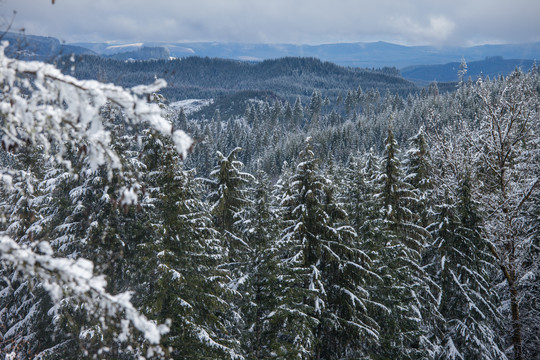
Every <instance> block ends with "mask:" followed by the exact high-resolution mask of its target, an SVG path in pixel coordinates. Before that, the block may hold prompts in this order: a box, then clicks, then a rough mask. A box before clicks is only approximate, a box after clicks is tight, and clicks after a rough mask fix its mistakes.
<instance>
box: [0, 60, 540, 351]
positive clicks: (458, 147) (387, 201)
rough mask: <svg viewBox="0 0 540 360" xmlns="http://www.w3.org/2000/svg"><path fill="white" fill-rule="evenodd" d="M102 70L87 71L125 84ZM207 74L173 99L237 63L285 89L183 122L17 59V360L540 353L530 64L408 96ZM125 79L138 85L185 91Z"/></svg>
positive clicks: (537, 142) (3, 343)
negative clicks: (302, 91)
mask: <svg viewBox="0 0 540 360" xmlns="http://www.w3.org/2000/svg"><path fill="white" fill-rule="evenodd" d="M85 59H86V60H85V61H84V64H86V65H80V64H77V65H76V66H75V67H74V69H73V74H75V75H77V76H79V75H80V76H82V77H83V78H96V77H97V78H98V80H111V79H110V78H109V76H111V74H112V71H113V70H112V69H113V68H111V70H96V68H94V67H93V66H94V65H92V64H93V63H92V62H91V59H94V58H91V57H88V58H85ZM96 62H98V63H99V64H115V60H101V59H100V60H96ZM190 62H204V63H208V68H205V70H204V71H202V72H201V73H200V74H192V76H193V77H192V78H189V77H188V78H185V79H184V80H182V81H183V82H181V81H180V80H178V82H177V83H176V84H183V85H182V86H187V85H185V84H190V83H192V84H196V85H193V86H194V87H199V86H200V87H201V90H200V91H199V92H198V94H199V95H200V94H204V93H206V92H207V91H208V92H213V91H214V90H213V89H212V86H215V87H218V88H220V87H222V86H223V87H225V86H224V85H223V84H224V83H227V84H229V83H232V82H234V81H235V78H234V76H236V75H234V74H237V72H231V75H230V76H231V78H230V79H229V80H226V78H223V79H222V78H220V77H215V78H214V76H213V74H215V73H216V72H217V71H218V70H217V69H219V66H225V67H239V68H241V69H240V70H236V71H238V72H243V73H245V76H246V78H249V79H251V80H250V81H249V82H247V81H246V82H245V83H242V82H241V81H240V80H237V87H236V88H234V89H235V90H238V91H241V90H246V91H247V90H251V91H262V90H264V87H263V86H268V89H267V90H268V91H270V92H272V93H273V95H272V96H266V97H259V98H258V97H255V98H254V99H253V100H252V101H247V102H242V107H243V109H242V112H241V113H240V114H238V111H237V110H235V111H232V110H231V111H228V110H226V109H227V108H228V106H230V105H227V104H226V102H225V101H224V102H223V104H224V105H223V108H222V106H220V105H219V104H221V103H220V102H217V100H216V102H214V104H212V105H211V107H210V108H209V109H210V110H209V109H201V110H200V111H199V112H194V113H191V114H186V113H185V112H184V111H183V110H182V109H174V108H171V107H169V106H168V105H167V103H168V101H167V94H166V92H161V93H160V92H158V91H157V90H156V89H157V88H158V87H159V86H157V85H155V88H156V89H155V88H154V86H150V87H149V88H145V89H144V91H143V89H140V88H135V90H131V91H132V92H133V93H134V94H135V95H132V93H129V92H127V91H126V92H123V91H124V90H120V89H118V88H116V87H114V88H113V87H111V86H109V85H99V83H97V82H84V81H81V82H79V81H77V80H76V79H73V78H71V77H69V76H64V75H62V74H61V73H60V72H55V71H54V70H53V69H52V67H50V68H49V67H45V66H44V67H43V69H42V68H37V67H32V65H24V62H15V61H12V60H9V59H8V58H5V57H3V58H2V74H3V78H2V85H3V89H4V92H3V98H2V103H1V104H0V105H1V107H0V111H1V116H0V122H1V129H2V130H1V131H2V144H3V150H2V151H1V152H0V159H1V165H2V172H1V173H0V175H1V178H0V180H1V181H2V188H1V196H0V216H1V218H2V221H1V224H0V226H1V228H0V230H1V233H0V235H1V236H0V251H1V252H2V253H1V254H2V255H1V260H2V262H1V267H0V272H1V274H2V276H1V278H0V349H2V351H3V352H4V353H5V354H7V355H6V356H10V357H9V358H10V359H33V358H39V359H86V358H99V359H137V358H154V357H155V358H172V359H225V358H231V359H270V358H278V359H371V360H382V359H493V360H495V359H516V360H518V359H519V360H520V359H535V358H537V356H538V349H539V348H540V338H539V334H540V325H539V320H540V308H539V304H538V300H537V299H538V297H539V294H540V289H539V282H538V276H539V275H540V274H539V272H540V269H539V247H540V242H539V239H540V233H539V229H540V224H539V221H540V212H539V211H540V180H539V179H540V178H539V175H540V167H538V164H539V163H540V136H539V134H540V121H539V105H540V73H539V72H538V69H537V68H536V67H533V68H532V69H531V70H529V71H527V72H522V71H516V72H514V73H513V74H511V75H510V76H508V77H506V78H503V77H500V78H496V79H489V78H483V79H478V80H477V81H468V82H467V81H463V79H464V75H465V72H466V66H465V64H463V66H462V68H461V69H460V79H461V81H460V82H459V83H458V84H456V89H455V91H452V92H445V93H442V92H440V91H439V89H438V87H437V85H436V84H433V85H432V86H430V87H429V88H428V89H426V90H424V91H408V90H407V91H405V93H403V94H402V95H403V96H401V95H400V94H401V91H402V90H403V89H409V88H408V86H409V85H408V83H407V82H405V81H404V80H396V81H395V87H394V90H395V91H392V89H390V91H388V92H382V93H381V92H379V91H378V88H377V87H376V86H373V82H370V81H375V82H376V81H379V80H377V79H381V78H387V77H390V76H394V75H387V74H383V73H379V72H368V71H365V70H353V69H349V70H347V71H346V72H344V73H340V72H339V71H345V70H342V69H341V70H339V69H337V68H334V67H333V66H332V65H331V64H328V63H321V62H319V61H317V60H314V59H293V58H289V59H284V60H281V61H280V60H276V61H272V62H264V63H263V64H262V65H261V64H259V65H254V64H242V63H236V62H231V61H221V60H210V59H191V60H190V59H186V60H182V61H181V62H179V64H180V65H182V64H183V66H188V65H189V64H190ZM295 62H301V63H302V65H300V68H301V67H302V66H304V64H305V66H307V67H309V65H310V64H312V65H313V64H316V65H317V66H319V67H321V71H323V72H326V75H324V76H322V75H321V84H320V86H318V87H317V88H316V89H315V90H312V91H311V93H310V94H307V95H305V96H303V97H301V96H299V95H298V93H297V92H296V90H295V91H294V92H291V93H288V92H287V89H285V90H283V89H282V90H281V91H283V93H279V92H278V91H277V90H276V88H273V87H272V86H271V85H272V84H275V86H277V87H279V86H280V85H279V81H278V80H276V79H279V78H278V77H275V74H279V73H282V72H284V71H287V70H286V68H287V64H291V63H295ZM14 64H15V65H14ZM123 64H125V66H127V67H130V66H133V68H132V69H131V70H126V72H125V73H124V72H122V73H119V74H116V76H119V77H120V76H121V77H126V78H127V77H130V79H131V80H129V81H128V80H125V81H126V84H128V83H129V85H135V84H138V83H139V82H151V81H153V78H152V79H149V78H148V74H152V71H144V72H143V71H142V70H141V71H139V70H137V69H141V68H142V67H148V68H149V69H154V70H153V71H155V73H157V74H160V75H162V74H171V78H169V79H167V81H168V82H169V86H170V84H171V81H172V79H176V78H175V77H174V76H176V75H174V71H175V70H174V69H173V65H174V66H176V65H178V64H176V63H175V62H160V61H155V62H149V63H143V62H133V63H123ZM272 64H275V65H276V66H277V65H279V67H277V68H275V69H272V66H270V65H272ZM263 65H264V67H263ZM99 66H104V65H99ZM168 66H171V68H170V69H169V68H168V69H167V70H165V68H164V67H168ZM259 66H260V67H261V68H262V69H264V71H259V69H260V68H259ZM154 67H155V68H154ZM100 69H103V68H100ZM64 70H66V69H64ZM338 70H339V71H338ZM100 71H101V72H100ZM67 72H68V73H69V72H71V69H69V70H67ZM186 73H187V72H186V71H183V72H182V74H186ZM225 73H226V72H223V73H222V74H225ZM92 74H93V75H92ZM96 74H97V75H96ZM100 74H102V75H100ZM269 74H271V75H269ZM100 76H104V78H100ZM152 77H153V75H152ZM29 78H30V80H31V81H29ZM298 78H299V79H302V77H301V74H299V75H298ZM257 79H259V80H257ZM268 79H270V80H268ZM310 79H311V80H310V81H314V80H313V79H312V78H311V76H310ZM370 79H371V80H370ZM394 79H398V78H396V77H395V76H394ZM304 80H305V79H304ZM130 81H133V84H131V83H130ZM212 81H215V82H212ZM252 81H259V82H258V85H257V87H256V88H251V87H250V86H248V85H249V84H250V83H251V82H252ZM306 81H307V80H306ZM335 82H339V83H340V84H341V85H340V88H341V86H343V84H348V85H350V86H349V90H347V91H341V90H340V91H335V87H334V85H332V84H333V83H335ZM172 83H175V82H174V81H172ZM212 84H214V85H212ZM246 84H247V85H246ZM179 86H180V85H179ZM299 86H301V85H299ZM385 86H386V87H388V86H387V85H386V83H385ZM363 89H365V90H363ZM73 93H76V94H77V95H76V96H78V98H77V99H74V96H75V95H74V94H73ZM144 93H149V95H148V96H147V97H145V96H142V94H144ZM245 94H250V92H246V93H245ZM291 94H294V96H292V97H291V96H290V95H291ZM38 95H39V96H38ZM90 95H91V97H90V98H87V97H88V96H90ZM139 95H140V96H141V98H140V99H139V98H138V97H133V98H132V97H130V96H139ZM163 95H165V96H163ZM228 95H230V96H233V94H232V93H231V94H228ZM212 97H213V95H212ZM133 99H138V100H137V101H135V100H133ZM141 99H147V100H149V101H150V102H151V104H145V105H144V107H143V105H142V104H141V103H140V102H139V100H141ZM224 99H225V98H224ZM21 103H24V104H26V105H25V106H26V107H24V108H23V109H24V110H25V111H19V110H20V109H21ZM90 110H92V111H94V112H93V113H92V114H93V115H92V116H91V117H90V116H87V115H85V114H87V112H88V111H90ZM222 110H223V111H222ZM156 111H157V112H159V113H161V115H162V116H163V118H164V119H166V120H167V121H166V123H162V122H159V121H158V120H157V118H156V117H154V116H153V115H154V114H155V112H156ZM208 112H211V113H212V115H211V116H210V115H208ZM151 115H152V116H151ZM145 116H146V117H145ZM56 118H58V119H59V120H58V122H51V119H56ZM133 119H140V121H134V120H133ZM81 124H82V125H81ZM171 125H172V126H171ZM175 129H182V130H184V131H185V132H186V133H188V134H189V135H190V137H191V138H192V139H193V141H194V142H193V144H191V143H188V142H187V140H186V139H185V138H183V137H182V136H183V135H184V134H183V133H182V132H179V130H176V131H175ZM78 134H83V135H81V136H79V135H78ZM171 134H172V136H171ZM180 145H181V146H180ZM188 145H190V146H188ZM187 147H190V149H189V154H188V153H187V152H188V151H187V150H186V148H187ZM92 264H93V265H92ZM93 273H95V274H97V276H96V277H93V275H92V274H93ZM128 299H131V303H130V302H129V301H128ZM6 358H8V357H6Z"/></svg>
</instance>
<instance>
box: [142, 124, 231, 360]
mask: <svg viewBox="0 0 540 360" xmlns="http://www.w3.org/2000/svg"><path fill="white" fill-rule="evenodd" d="M143 154H144V157H143V161H144V163H145V165H146V166H147V174H148V178H147V179H146V181H147V183H148V186H149V199H148V202H149V205H151V208H150V211H151V212H152V214H153V215H152V218H153V219H154V220H153V225H152V228H153V231H154V236H152V237H149V239H150V241H147V242H145V243H143V244H141V245H139V249H140V250H141V251H142V253H143V254H145V255H144V256H143V257H139V260H138V261H139V266H141V267H142V268H145V269H148V271H147V273H146V274H144V275H143V278H142V279H141V280H140V283H141V288H142V289H141V291H140V294H141V295H140V296H139V301H140V302H141V305H142V306H144V309H145V312H146V313H147V314H148V316H151V317H152V318H154V319H156V320H157V321H159V322H161V323H163V322H165V321H170V332H169V333H168V334H167V335H165V336H164V340H163V345H164V346H167V347H171V348H172V349H173V351H172V353H171V355H172V356H173V357H174V358H175V359H185V358H190V359H208V358H218V357H219V358H224V357H230V358H235V357H237V348H238V342H237V340H235V339H233V338H232V336H231V335H230V334H229V333H228V331H227V328H228V326H229V324H228V322H229V320H228V319H227V317H226V314H227V313H228V308H229V306H228V303H227V299H226V297H227V291H226V287H225V285H226V284H227V282H228V281H229V274H228V272H227V271H225V270H222V269H220V268H219V265H221V263H222V262H223V261H224V260H225V259H224V258H225V256H226V251H225V248H224V247H223V244H222V242H221V239H220V236H219V233H218V232H217V231H216V230H215V229H213V226H212V221H211V217H210V214H209V212H208V209H207V208H206V206H205V205H204V203H203V202H202V199H201V197H202V195H201V192H200V186H199V185H198V184H197V182H196V181H195V179H194V178H193V173H192V172H187V171H184V170H182V163H181V160H180V157H179V156H178V154H177V153H176V152H175V151H174V150H173V148H172V145H171V144H167V143H166V142H165V139H163V138H161V137H158V136H156V135H153V134H149V136H148V139H147V140H146V142H145V149H144V152H143Z"/></svg>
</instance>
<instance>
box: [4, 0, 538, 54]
mask: <svg viewBox="0 0 540 360" xmlns="http://www.w3.org/2000/svg"><path fill="white" fill-rule="evenodd" d="M55 2H56V4H55V5H52V4H51V1H50V0H4V1H3V2H0V11H1V12H2V13H3V14H4V18H7V17H9V13H10V12H11V11H12V10H17V12H18V13H17V16H16V20H15V24H14V29H18V28H21V27H24V28H25V29H26V32H27V33H28V34H36V35H49V36H55V37H58V38H60V39H62V40H64V41H67V42H74V41H107V40H119V41H220V42H266V43H311V44H320V43H328V42H356V41H377V40H384V41H391V42H398V43H402V44H408V45H417V44H426V45H427V44H430V45H472V44H478V43H515V42H529V41H540V22H539V21H538V14H540V1H538V0H454V1H443V0H416V1H404V0H377V1H363V0H360V1H359V0H332V1H330V0H325V1H322V0H181V1H173V0H151V1H150V0H114V1H111V0H56V1H55Z"/></svg>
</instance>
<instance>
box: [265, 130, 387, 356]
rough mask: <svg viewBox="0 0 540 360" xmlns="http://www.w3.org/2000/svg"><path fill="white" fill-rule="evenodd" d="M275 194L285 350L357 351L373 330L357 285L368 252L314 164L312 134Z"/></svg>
mask: <svg viewBox="0 0 540 360" xmlns="http://www.w3.org/2000/svg"><path fill="white" fill-rule="evenodd" d="M289 186H290V191H289V192H288V193H287V194H285V196H284V197H283V198H282V200H281V204H282V207H283V216H284V221H285V228H284V230H283V236H282V238H281V240H279V241H278V243H277V247H278V251H279V252H278V254H279V263H278V273H279V279H280V285H281V288H280V292H279V298H278V304H279V305H278V307H277V309H276V310H275V312H274V314H273V321H274V324H280V325H281V328H280V329H279V339H280V340H281V347H280V348H279V350H278V351H279V352H278V354H280V356H284V357H286V358H302V359H310V358H313V359H342V358H347V357H351V358H355V357H358V356H362V354H363V349H364V345H365V344H367V343H369V342H370V341H376V340H377V338H378V326H377V324H376V322H375V321H373V319H372V318H371V317H370V315H369V313H368V310H367V309H368V307H370V300H369V294H368V293H367V291H365V290H364V289H363V285H364V283H365V277H366V276H368V273H369V271H368V269H367V263H368V262H369V259H367V256H366V255H365V254H364V253H363V252H361V251H360V250H359V249H358V248H357V247H356V244H355V239H356V233H355V232H354V229H352V228H351V227H350V226H348V225H346V223H345V220H346V214H345V212H344V211H343V209H342V208H341V207H340V206H339V204H338V203H336V202H335V199H334V196H333V189H332V187H331V186H330V182H329V181H328V179H327V178H325V177H324V176H323V175H322V174H321V173H320V170H319V169H318V166H317V162H316V159H315V156H314V153H313V150H312V145H311V139H309V138H308V140H306V147H305V149H304V150H303V151H302V152H301V153H300V163H299V164H298V165H297V168H296V172H295V173H294V174H293V175H292V177H291V178H290V179H289Z"/></svg>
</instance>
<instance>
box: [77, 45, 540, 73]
mask: <svg viewBox="0 0 540 360" xmlns="http://www.w3.org/2000/svg"><path fill="white" fill-rule="evenodd" d="M73 45H78V46H82V47H86V48H88V49H91V50H92V51H94V52H96V53H99V54H104V55H110V54H113V53H115V52H124V51H126V50H128V49H129V50H134V49H136V48H140V47H142V46H149V47H164V48H166V49H168V50H169V52H170V54H171V56H174V57H187V56H201V57H206V56H208V57H217V58H223V59H234V60H243V61H246V60H247V61H262V60H267V59H277V58H282V57H288V56H293V57H297V56H298V57H315V58H318V59H321V60H323V61H330V62H333V63H336V64H338V65H342V66H351V67H364V68H365V67H367V68H372V67H375V68H380V67H384V66H390V67H392V66H394V67H396V68H398V69H401V68H405V67H408V66H413V65H435V64H446V63H451V62H456V61H460V60H461V58H462V57H463V58H465V60H466V61H467V62H473V61H481V60H484V59H485V58H486V57H493V56H502V57H503V58H506V59H528V60H536V59H540V42H537V43H529V44H507V45H480V46H473V47H441V48H439V47H433V46H403V45H397V44H391V43H387V42H382V41H381V42H373V43H336V44H322V45H291V44H236V43H209V42H207V43H205V42H193V43H169V42H148V43H135V44H129V43H75V44H73Z"/></svg>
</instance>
